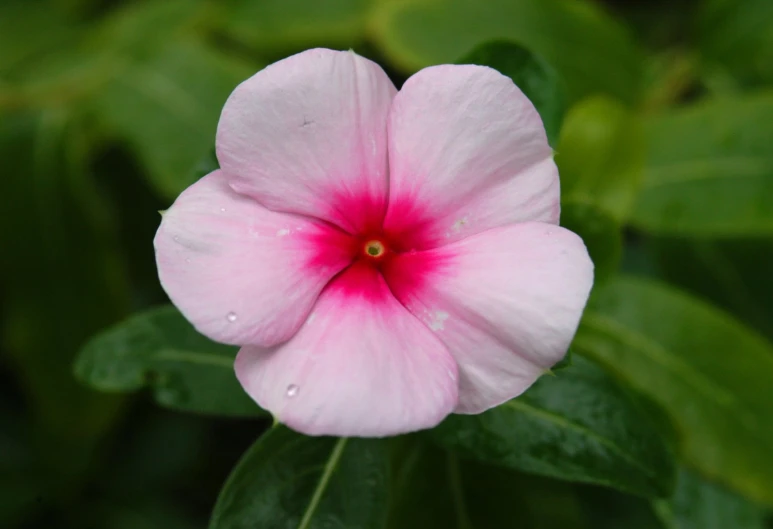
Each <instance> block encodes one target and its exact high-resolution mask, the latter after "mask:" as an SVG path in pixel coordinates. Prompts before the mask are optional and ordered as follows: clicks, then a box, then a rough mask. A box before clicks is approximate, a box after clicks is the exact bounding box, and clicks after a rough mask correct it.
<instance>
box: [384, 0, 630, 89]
mask: <svg viewBox="0 0 773 529" xmlns="http://www.w3.org/2000/svg"><path fill="white" fill-rule="evenodd" d="M372 22H373V26H374V31H375V34H374V38H375V39H376V43H377V44H378V45H379V46H380V47H381V48H382V50H383V51H384V53H386V54H387V56H388V57H389V58H390V59H391V60H392V61H394V62H395V63H397V64H398V65H400V66H402V67H403V68H405V69H407V70H418V69H419V68H423V67H425V66H429V65H432V64H441V63H450V62H453V61H455V60H456V59H457V58H458V57H461V56H462V55H463V54H465V53H467V52H468V51H469V50H471V49H473V48H474V47H475V46H477V45H478V44H480V43H483V42H486V41H490V40H493V39H506V40H509V41H512V42H516V43H519V44H521V45H522V46H523V47H524V48H526V49H528V50H531V51H532V52H534V53H535V54H537V55H539V56H540V57H544V58H545V59H546V60H547V61H548V62H549V63H550V64H552V65H553V66H555V68H556V69H557V70H558V72H559V73H560V74H561V75H562V77H563V78H564V80H565V81H566V85H567V90H568V96H569V98H570V101H576V100H577V99H579V98H582V97H583V96H586V95H589V94H592V93H596V92H601V93H605V94H610V95H613V96H616V97H618V98H619V99H621V100H623V101H626V102H633V101H635V100H636V99H637V97H638V93H639V88H640V87H639V84H640V77H641V65H642V60H641V56H640V54H639V51H638V50H637V49H636V47H635V45H634V43H633V41H632V40H631V38H630V36H629V35H628V34H627V33H626V31H625V29H624V28H623V27H622V26H621V25H619V24H618V23H617V22H615V21H614V20H613V19H611V18H610V17H609V16H607V15H606V14H605V13H604V12H603V11H601V10H599V9H598V8H597V7H595V6H594V5H593V4H592V3H590V2H566V1H562V0H490V1H486V2H479V1H476V0H442V1H439V0H434V1H428V0H423V1H414V0H412V1H402V2H394V1H393V2H383V3H381V4H380V5H379V6H378V8H377V9H376V11H375V12H374V14H373V20H372Z"/></svg>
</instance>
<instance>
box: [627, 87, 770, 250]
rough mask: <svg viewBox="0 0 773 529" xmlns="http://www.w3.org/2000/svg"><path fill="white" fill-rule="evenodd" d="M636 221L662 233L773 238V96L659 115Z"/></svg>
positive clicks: (653, 122) (650, 129)
mask: <svg viewBox="0 0 773 529" xmlns="http://www.w3.org/2000/svg"><path fill="white" fill-rule="evenodd" d="M647 135H648V138H649V142H650V154H649V159H648V162H647V170H646V173H645V179H644V184H643V187H642V192H641V194H640V195H639V200H638V202H637V204H636V207H635V210H634V214H633V216H632V219H631V221H632V223H633V224H634V225H635V226H636V227H638V228H640V229H642V230H644V231H647V232H650V233H655V234H662V235H681V236H701V237H720V236H721V237H739V236H770V235H773V149H771V148H770V138H771V135H773V93H771V92H768V93H763V94H759V95H755V96H749V97H743V98H733V99H717V100H709V101H706V102H703V103H699V104H697V105H694V106H692V107H689V108H686V109H682V110H676V111H672V112H669V113H665V114H662V115H660V116H657V117H653V118H651V119H650V120H649V122H648V123H647Z"/></svg>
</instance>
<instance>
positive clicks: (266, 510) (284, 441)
mask: <svg viewBox="0 0 773 529" xmlns="http://www.w3.org/2000/svg"><path fill="white" fill-rule="evenodd" d="M387 463H388V452H387V450H386V446H385V441H383V440H379V439H344V438H341V439H336V438H332V437H306V436H303V435H300V434H297V433H295V432H293V431H291V430H289V429H287V428H285V427H284V426H276V427H274V428H273V429H272V430H270V431H269V432H268V433H266V434H264V435H263V436H262V437H261V438H260V439H258V440H257V441H256V442H255V444H254V445H252V447H250V449H249V450H248V451H247V453H245V454H244V456H243V457H242V459H241V460H240V461H239V463H238V464H237V465H236V468H234V470H233V471H232V472H231V475H230V476H229V478H228V481H227V482H226V484H225V486H224V487H223V490H222V491H220V496H219V497H218V499H217V504H216V505H215V509H214V512H213V514H212V519H211V521H210V525H209V527H210V529H253V528H255V527H260V528H261V529H273V528H277V529H279V528H282V529H284V528H294V529H322V528H326V527H342V528H344V527H345V528H346V529H377V528H379V527H383V526H384V524H385V521H386V509H387V497H386V495H387V474H388V464H387Z"/></svg>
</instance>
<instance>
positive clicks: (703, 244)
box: [648, 238, 773, 339]
mask: <svg viewBox="0 0 773 529" xmlns="http://www.w3.org/2000/svg"><path fill="white" fill-rule="evenodd" d="M648 247H649V249H650V250H651V251H652V252H653V254H654V257H655V259H656V260H657V264H658V265H659V268H658V273H659V274H661V275H662V276H663V277H664V278H665V279H667V280H668V281H669V282H671V283H675V284H677V285H679V286H681V287H684V288H686V289H687V290H688V291H691V292H693V293H695V294H696V295H698V296H702V297H705V298H707V299H709V300H711V301H712V302H714V303H716V304H718V305H719V306H721V307H722V308H724V309H725V310H728V311H729V312H732V313H733V314H734V315H735V316H736V317H738V318H739V319H741V320H743V321H745V322H746V323H747V324H748V325H751V326H753V327H755V328H756V329H757V330H758V331H760V332H762V333H764V334H765V335H767V337H768V339H773V275H772V274H771V273H770V263H773V241H771V240H770V239H767V238H764V239H758V240H710V239H685V238H658V239H656V240H653V241H650V244H649V246H648Z"/></svg>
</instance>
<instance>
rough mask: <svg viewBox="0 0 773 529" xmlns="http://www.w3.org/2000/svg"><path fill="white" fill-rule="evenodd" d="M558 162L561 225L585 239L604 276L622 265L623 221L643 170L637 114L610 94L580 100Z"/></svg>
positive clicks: (566, 124) (564, 133)
mask: <svg viewBox="0 0 773 529" xmlns="http://www.w3.org/2000/svg"><path fill="white" fill-rule="evenodd" d="M556 163H557V164H558V167H559V173H560V175H561V194H562V199H561V225H562V226H564V227H566V228H568V229H570V230H572V231H573V232H575V233H577V234H578V235H580V237H582V239H583V241H585V245H586V246H587V247H588V252H589V253H590V256H591V259H592V260H593V264H594V265H595V267H596V270H595V275H596V279H597V281H598V280H604V279H606V278H607V277H609V276H610V275H611V274H612V273H613V272H615V271H616V270H617V267H618V265H619V262H620V257H621V254H622V244H623V240H622V234H621V230H622V223H623V222H624V221H625V219H626V218H627V216H628V214H629V212H630V209H631V207H632V204H633V201H634V199H635V197H636V194H637V192H638V190H639V186H640V184H641V177H642V173H643V170H644V138H643V135H642V132H641V125H640V123H639V120H638V118H637V117H636V116H635V115H634V114H633V113H631V112H630V111H629V110H628V109H627V108H626V107H625V106H623V105H622V104H620V103H618V102H616V101H614V100H612V99H609V98H606V97H593V98H589V99H586V100H584V101H582V102H580V103H578V104H577V105H575V106H574V107H572V109H571V110H570V111H569V114H568V115H567V117H566V120H565V121H564V126H563V127H562V128H561V137H560V139H559V142H558V150H557V153H556Z"/></svg>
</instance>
